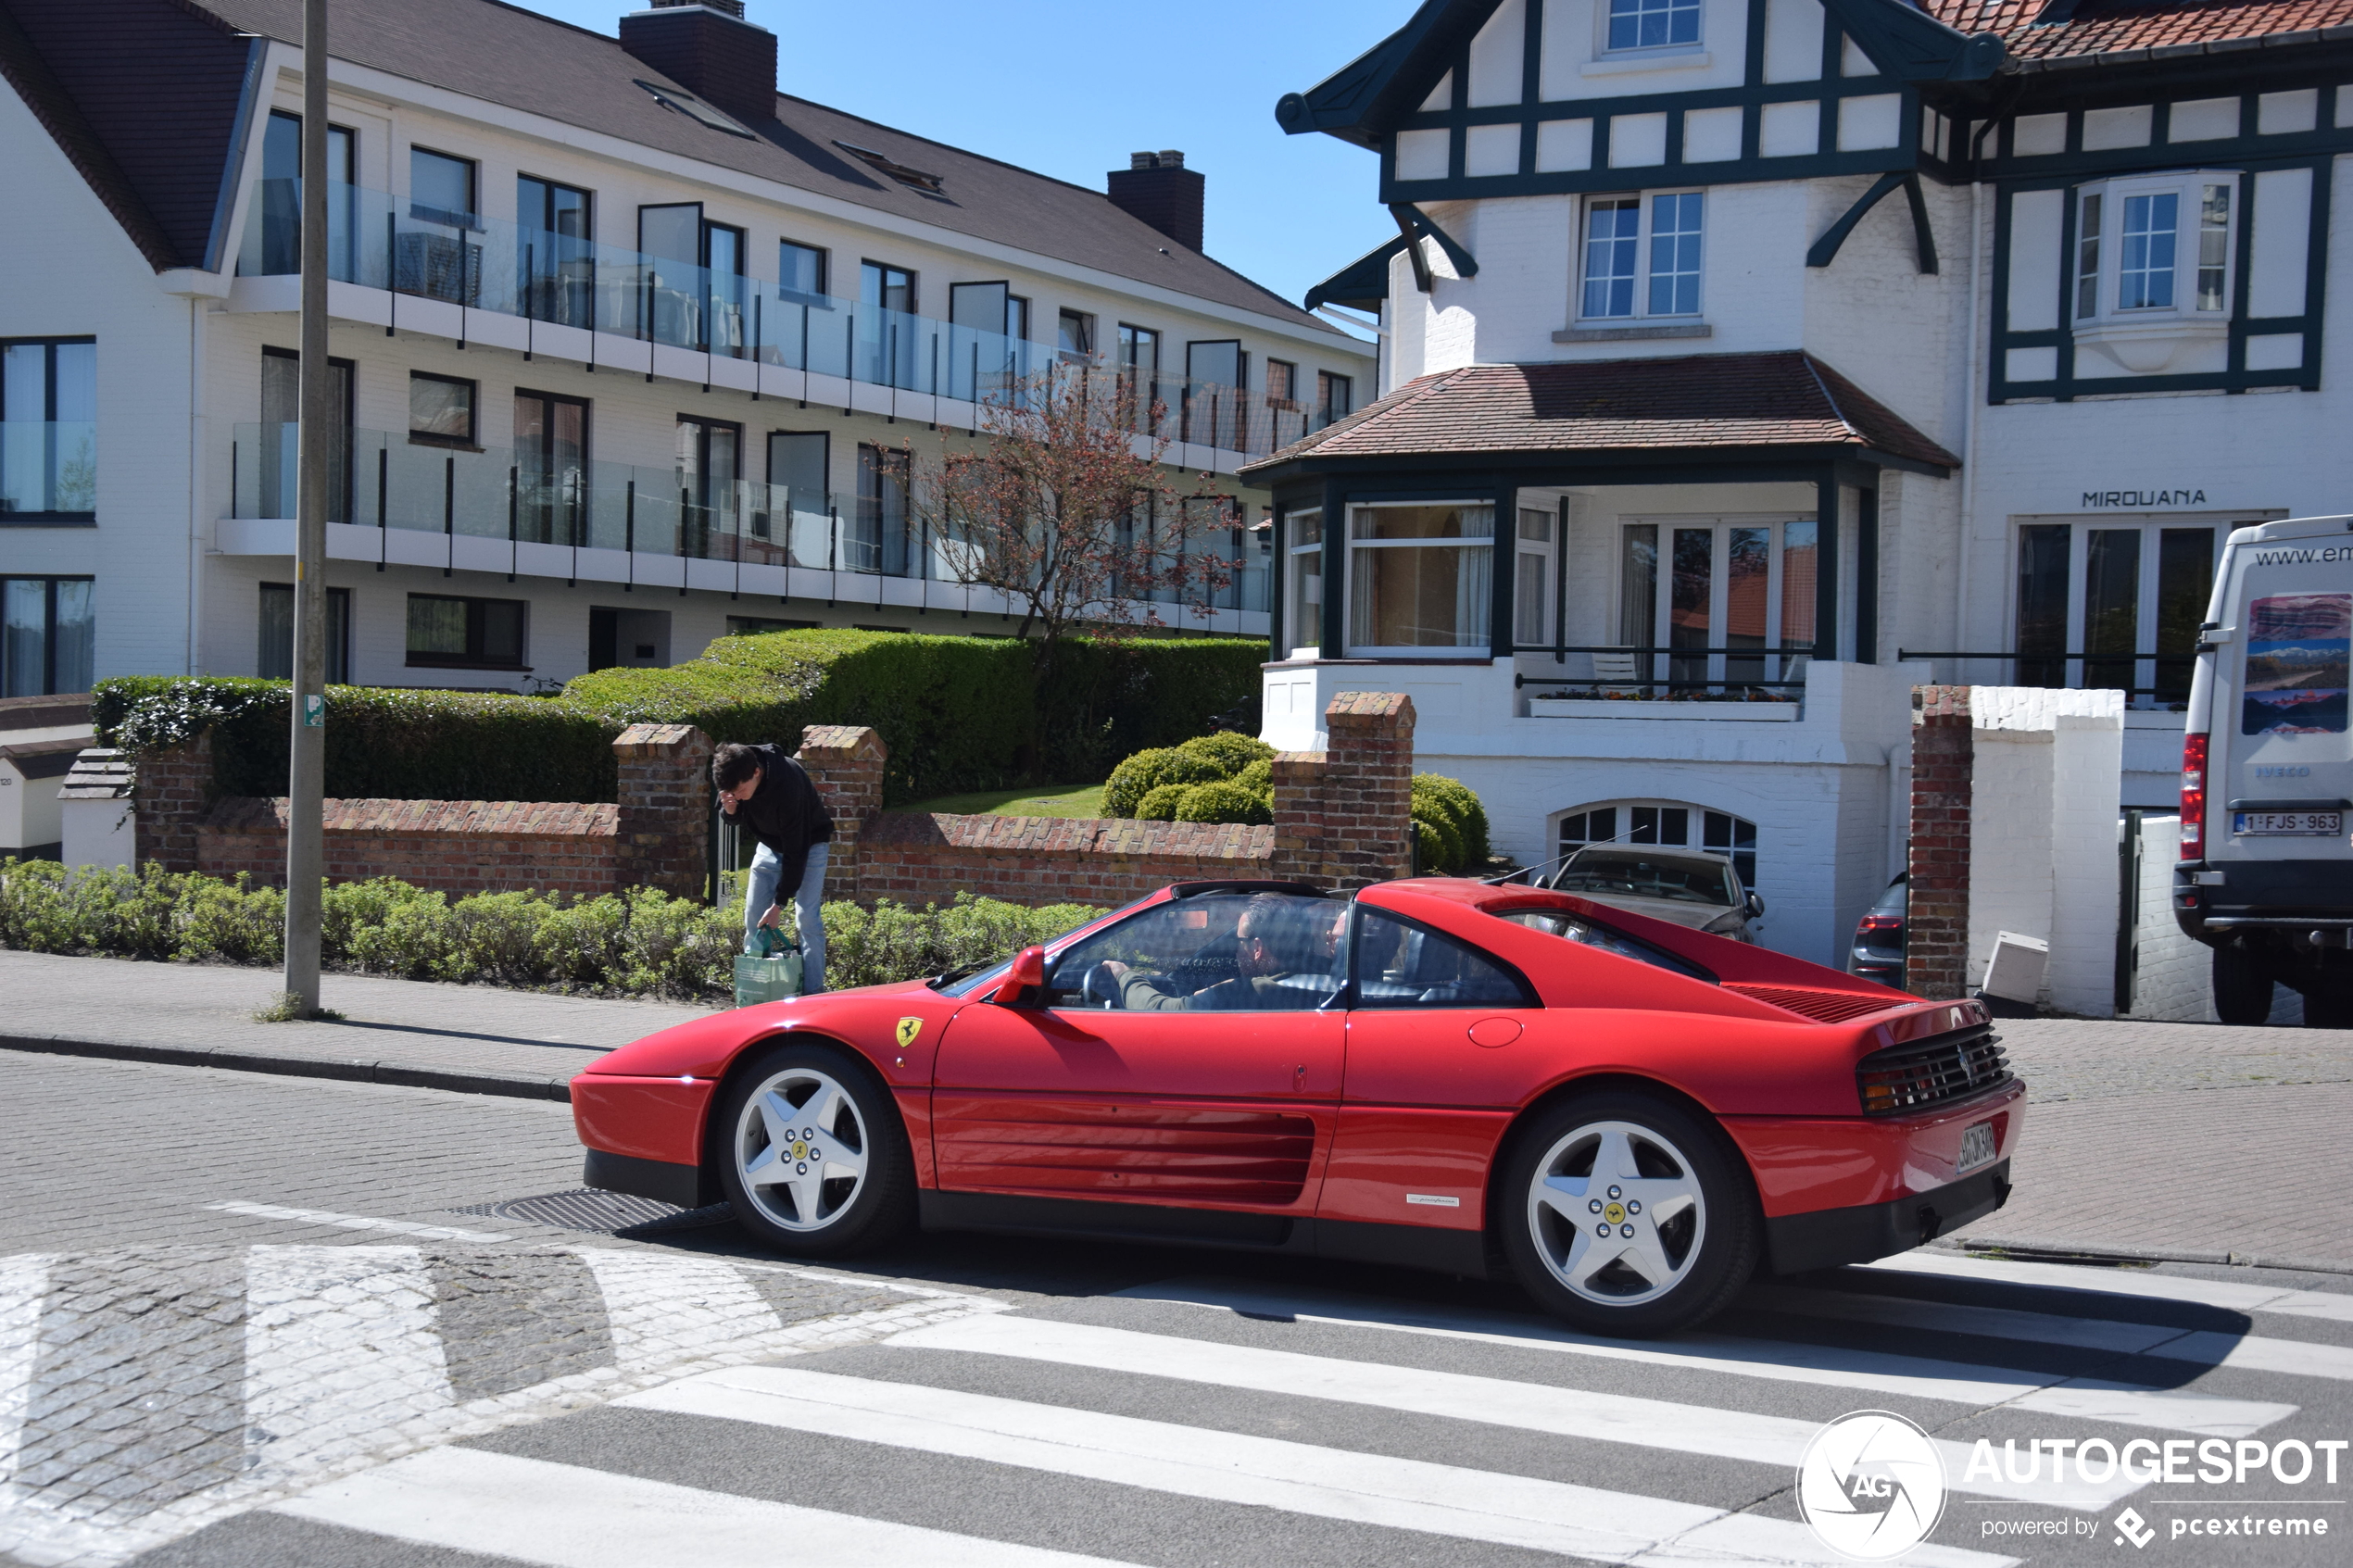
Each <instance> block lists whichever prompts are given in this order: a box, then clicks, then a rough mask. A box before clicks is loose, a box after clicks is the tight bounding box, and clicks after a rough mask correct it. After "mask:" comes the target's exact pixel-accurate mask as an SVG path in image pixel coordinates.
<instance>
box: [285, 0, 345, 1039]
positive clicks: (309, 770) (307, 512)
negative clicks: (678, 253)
mask: <svg viewBox="0 0 2353 1568" xmlns="http://www.w3.org/2000/svg"><path fill="white" fill-rule="evenodd" d="M300 394H301V410H300V415H299V418H300V420H301V423H300V426H299V427H298V435H297V442H298V446H297V451H298V455H299V456H298V461H299V470H298V474H297V479H296V497H297V498H296V503H295V626H294V702H293V713H292V715H291V722H292V724H293V732H294V733H293V736H292V742H293V744H292V745H291V746H289V747H288V748H287V750H288V764H287V770H286V774H287V776H286V991H287V993H288V995H289V997H291V998H292V999H293V1001H294V1005H295V1007H296V1010H298V1011H299V1012H300V1013H301V1014H303V1015H304V1016H308V1015H309V1014H311V1013H314V1012H316V1011H318V1010H319V917H320V908H319V906H320V883H321V877H322V876H323V874H324V871H325V867H324V860H325V845H324V839H325V830H324V827H323V825H322V822H321V814H322V811H323V807H322V804H321V800H322V797H324V796H325V794H326V773H327V769H326V738H327V732H326V721H327V581H326V568H327V498H328V497H327V481H328V463H329V457H330V454H331V452H332V451H333V445H334V444H335V443H337V442H339V441H340V440H341V439H342V437H343V431H342V428H341V427H342V422H343V420H342V410H341V409H339V408H336V407H335V397H334V383H333V369H332V367H330V366H329V364H328V363H327V0H303V7H302V363H301V383H300Z"/></svg>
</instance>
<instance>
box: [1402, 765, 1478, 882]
mask: <svg viewBox="0 0 2353 1568" xmlns="http://www.w3.org/2000/svg"><path fill="white" fill-rule="evenodd" d="M1412 809H1413V815H1414V821H1415V822H1416V824H1417V826H1416V843H1417V844H1418V845H1419V846H1420V848H1421V858H1422V870H1423V871H1424V872H1427V873H1430V874H1433V875H1438V876H1470V875H1474V874H1476V873H1478V872H1483V871H1485V870H1486V869H1487V859H1488V855H1489V849H1488V846H1487V809H1486V808H1485V807H1484V806H1481V805H1480V804H1479V803H1478V793H1477V792H1476V791H1474V790H1473V789H1472V788H1471V787H1470V786H1469V785H1468V784H1464V783H1463V782H1462V781H1461V780H1459V779H1450V778H1447V777H1445V776H1444V775H1442V774H1439V773H1416V774H1415V775H1414V792H1413V807H1412Z"/></svg>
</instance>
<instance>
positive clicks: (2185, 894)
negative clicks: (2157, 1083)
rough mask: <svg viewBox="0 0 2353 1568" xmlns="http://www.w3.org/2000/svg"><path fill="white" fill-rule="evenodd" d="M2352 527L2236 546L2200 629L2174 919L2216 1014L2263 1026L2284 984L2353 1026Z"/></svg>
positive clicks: (2297, 530) (2308, 1012) (2310, 1012)
mask: <svg viewBox="0 0 2353 1568" xmlns="http://www.w3.org/2000/svg"><path fill="white" fill-rule="evenodd" d="M2349 645H2353V517H2319V518H2291V519H2289V520H2287V521H2283V522H2267V523H2262V524H2259V525H2258V526H2255V527H2250V528H2242V529H2239V530H2237V531H2236V532H2234V533H2233V534H2232V535H2231V537H2230V541H2229V543H2228V544H2226V545H2224V546H2223V547H2222V562H2221V570H2220V572H2219V575H2218V576H2217V579H2216V581H2215V584H2214V599H2213V603H2212V606H2211V608H2208V611H2207V621H2206V624H2205V625H2204V626H2202V627H2200V628H2199V632H2198V644H2197V668H2196V674H2195V675H2194V677H2193V678H2192V680H2191V684H2190V711H2189V728H2188V734H2187V735H2186V736H2185V737H2184V741H2183V748H2182V863H2181V865H2180V866H2179V868H2177V869H2176V870H2175V872H2174V873H2173V911H2174V918H2175V919H2177V920H2179V921H2180V922H2181V925H2182V929H2183V931H2184V932H2186V933H2188V934H2189V935H2191V936H2193V937H2195V938H2196V939H2197V940H2198V941H2200V942H2203V943H2205V944H2206V945H2207V946H2208V947H2211V948H2213V949H2214V1007H2215V1010H2216V1011H2217V1012H2218V1013H2220V1014H2221V1019H2222V1022H2225V1023H2260V1022H2263V1020H2264V1018H2265V1017H2266V1016H2268V1015H2269V1013H2270V1012H2271V986H2272V984H2273V983H2274V982H2277V983H2279V984H2281V985H2286V986H2288V987H2289V988H2291V989H2293V990H2295V991H2297V992H2300V993H2301V994H2302V995H2303V997H2304V1017H2305V1020H2306V1022H2309V1023H2311V1024H2313V1025H2315V1026H2317V1027H2321V1028H2330V1029H2343V1028H2347V1027H2353V946H2348V944H2353V838H2348V837H2347V830H2348V828H2353V735H2348V734H2347V727H2346V688H2347V680H2346V669H2347V652H2348V646H2349Z"/></svg>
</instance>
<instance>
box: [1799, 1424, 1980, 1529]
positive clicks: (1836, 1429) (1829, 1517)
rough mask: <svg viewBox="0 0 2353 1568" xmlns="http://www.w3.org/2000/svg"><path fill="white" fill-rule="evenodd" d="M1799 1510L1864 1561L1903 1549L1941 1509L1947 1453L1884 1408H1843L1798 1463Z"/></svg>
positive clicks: (1811, 1526)
mask: <svg viewBox="0 0 2353 1568" xmlns="http://www.w3.org/2000/svg"><path fill="white" fill-rule="evenodd" d="M1797 1510H1798V1512H1799V1514H1800V1515H1802V1516H1803V1517H1804V1519H1805V1520H1806V1526H1807V1527H1808V1528H1809V1529H1811V1530H1812V1531H1813V1532H1814V1535H1815V1537H1817V1538H1818V1539H1819V1540H1820V1541H1821V1543H1822V1544H1823V1545H1824V1546H1826V1547H1828V1548H1830V1549H1831V1550H1832V1551H1835V1552H1838V1553H1839V1554H1841V1555H1842V1556H1845V1557H1851V1558H1854V1559H1856V1561H1858V1562H1886V1561H1888V1560H1889V1559H1891V1558H1895V1557H1901V1556H1903V1555H1904V1553H1906V1552H1907V1551H1909V1550H1911V1549H1913V1548H1914V1547H1916V1546H1918V1545H1919V1544H1920V1542H1922V1541H1924V1540H1926V1539H1927V1538H1928V1536H1929V1532H1930V1531H1931V1530H1933V1529H1935V1528H1936V1521H1937V1520H1938V1519H1939V1518H1940V1517H1942V1516H1943V1514H1944V1455H1943V1454H1942V1453H1940V1452H1938V1451H1937V1448H1936V1444H1935V1443H1934V1442H1933V1441H1932V1440H1931V1438H1930V1437H1929V1435H1928V1434H1927V1433H1925V1432H1923V1431H1921V1430H1920V1429H1919V1427H1918V1426H1916V1425H1914V1424H1912V1423H1911V1422H1908V1421H1906V1420H1905V1419H1904V1418H1903V1417H1902V1416H1900V1415H1894V1414H1891V1413H1889V1412H1888V1411H1856V1412H1855V1413H1853V1414H1852V1415H1843V1416H1840V1417H1839V1418H1838V1419H1837V1420H1836V1421H1833V1422H1831V1424H1829V1425H1828V1426H1825V1427H1823V1428H1822V1429H1821V1431H1819V1432H1818V1433H1816V1434H1815V1435H1814V1440H1813V1441H1812V1442H1810V1443H1808V1444H1806V1454H1805V1457H1804V1458H1803V1459H1801V1460H1799V1461H1798V1464H1797Z"/></svg>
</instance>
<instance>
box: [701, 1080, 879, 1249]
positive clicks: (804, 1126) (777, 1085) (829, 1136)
mask: <svg viewBox="0 0 2353 1568" xmlns="http://www.w3.org/2000/svg"><path fill="white" fill-rule="evenodd" d="M715 1125H716V1127H717V1129H718V1139H717V1142H718V1148H717V1150H716V1154H717V1158H718V1161H719V1178H720V1182H721V1185H724V1187H725V1188H726V1191H727V1198H728V1200H729V1201H730V1202H732V1203H733V1204H734V1205H735V1210H736V1219H737V1220H738V1221H739V1222H741V1223H742V1224H743V1226H744V1228H745V1229H747V1230H749V1231H750V1232H751V1233H752V1234H753V1235H755V1236H759V1237H760V1238H761V1240H763V1241H765V1242H767V1243H768V1244H769V1245H770V1246H772V1247H774V1248H777V1249H778V1250H779V1251H784V1252H790V1253H795V1254H798V1255H799V1256H801V1257H809V1258H824V1257H834V1256H837V1255H839V1254H841V1253H845V1252H853V1251H857V1250H860V1249H862V1248H869V1247H878V1246H880V1245H881V1244H882V1243H884V1242H886V1241H888V1240H889V1239H890V1238H891V1237H893V1236H897V1235H898V1234H899V1233H900V1232H901V1231H903V1230H905V1229H906V1228H907V1225H908V1224H909V1223H910V1222H912V1219H913V1217H914V1206H915V1166H914V1160H913V1157H912V1154H911V1153H910V1151H909V1149H908V1147H907V1133H906V1129H905V1128H904V1127H902V1126H901V1125H900V1121H899V1111H898V1108H897V1107H896V1106H894V1105H893V1104H892V1103H891V1099H890V1091H889V1089H888V1088H887V1087H886V1086H885V1085H884V1084H883V1082H882V1080H881V1079H880V1078H879V1077H877V1076H876V1075H875V1072H874V1070H873V1069H872V1068H869V1067H868V1066H866V1064H865V1063H864V1062H862V1061H860V1060H858V1059H857V1058H856V1057H854V1056H853V1055H851V1054H850V1053H849V1052H848V1051H845V1050H842V1049H840V1048H838V1047H833V1046H824V1045H816V1044H803V1043H799V1042H786V1043H785V1044H782V1045H778V1046H774V1047H770V1048H769V1049H768V1050H767V1051H766V1052H765V1053H764V1054H762V1055H761V1057H760V1059H759V1060H756V1061H754V1062H752V1063H751V1064H750V1066H749V1068H747V1069H746V1070H745V1071H744V1072H743V1073H741V1074H739V1075H738V1076H737V1077H736V1080H735V1084H734V1085H733V1087H731V1088H730V1089H729V1091H728V1093H727V1096H726V1098H725V1099H724V1101H723V1102H722V1103H721V1106H720V1110H719V1117H718V1120H717V1123H715Z"/></svg>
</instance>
